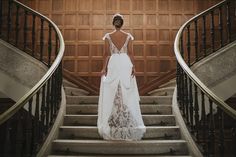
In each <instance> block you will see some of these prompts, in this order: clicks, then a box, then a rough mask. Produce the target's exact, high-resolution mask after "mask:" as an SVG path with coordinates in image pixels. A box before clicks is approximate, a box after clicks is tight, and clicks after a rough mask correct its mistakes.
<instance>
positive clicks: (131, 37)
mask: <svg viewBox="0 0 236 157" xmlns="http://www.w3.org/2000/svg"><path fill="white" fill-rule="evenodd" d="M122 32H123V33H125V34H127V36H128V37H129V38H130V39H131V40H134V37H133V36H132V35H131V33H128V32H125V31H122Z"/></svg>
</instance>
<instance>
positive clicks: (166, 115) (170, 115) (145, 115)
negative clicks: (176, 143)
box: [65, 114, 174, 117]
mask: <svg viewBox="0 0 236 157" xmlns="http://www.w3.org/2000/svg"><path fill="white" fill-rule="evenodd" d="M65 116H68V117H69V116H77V117H79V116H82V117H85V116H87V117H97V116H98V115H97V114H96V115H95V114H93V115H91V114H66V115H65ZM142 116H143V117H148V116H150V117H174V115H173V114H163V115H152V114H151V115H149V114H142Z"/></svg>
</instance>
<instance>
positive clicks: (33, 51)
mask: <svg viewBox="0 0 236 157" xmlns="http://www.w3.org/2000/svg"><path fill="white" fill-rule="evenodd" d="M35 18H36V15H34V14H33V25H32V56H33V57H34V56H35Z"/></svg>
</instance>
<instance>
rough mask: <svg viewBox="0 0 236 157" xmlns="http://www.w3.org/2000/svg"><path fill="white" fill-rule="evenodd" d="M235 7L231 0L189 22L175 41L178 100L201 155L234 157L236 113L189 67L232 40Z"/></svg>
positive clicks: (235, 25) (181, 29)
mask: <svg viewBox="0 0 236 157" xmlns="http://www.w3.org/2000/svg"><path fill="white" fill-rule="evenodd" d="M235 8H236V2H235V1H234V0H224V1H222V2H220V3H218V4H217V5H215V6H213V7H211V8H209V9H207V10H206V11H204V12H202V13H200V14H198V15H196V16H194V17H193V18H191V19H190V20H188V21H187V22H186V23H185V24H184V25H183V26H182V27H181V28H180V29H179V31H178V33H177V35H176V38H175V43H174V51H175V55H176V59H177V74H176V75H177V77H176V82H177V100H178V104H179V108H180V110H181V112H182V113H181V114H182V115H183V117H184V119H185V122H186V125H187V126H188V128H189V130H190V132H191V133H192V135H193V137H194V139H195V141H196V142H197V143H198V145H199V148H200V150H201V151H202V153H203V155H204V156H229V155H235V154H236V152H235V150H236V111H235V110H234V109H233V108H232V107H230V106H229V105H228V104H226V103H225V102H224V101H223V100H221V99H220V98H219V97H218V96H216V95H215V94H214V93H213V92H212V91H211V90H210V89H209V88H208V87H207V86H206V85H204V84H203V83H202V82H201V81H200V80H199V78H198V77H197V76H196V75H195V74H194V73H193V72H192V71H191V69H190V67H191V66H192V65H194V64H195V63H197V62H198V61H200V60H201V59H202V58H205V57H206V56H208V55H209V54H212V53H214V52H216V51H217V50H219V49H220V48H222V47H223V46H225V45H227V44H229V43H230V42H232V41H233V40H235V34H236V10H235ZM215 106H216V110H217V111H216V113H215V112H214V111H213V109H214V107H215ZM206 108H208V109H209V112H207V110H206ZM200 109H201V110H200ZM226 120H227V121H230V122H231V126H230V129H229V128H227V127H229V126H226V125H225V124H224V123H225V121H226ZM226 131H230V132H229V133H228V134H227V135H228V136H229V137H225V132H226ZM229 141H230V142H229ZM227 142H229V144H228V145H227V147H226V145H225V144H226V143H227Z"/></svg>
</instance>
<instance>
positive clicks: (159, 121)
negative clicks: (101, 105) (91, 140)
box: [64, 115, 176, 126]
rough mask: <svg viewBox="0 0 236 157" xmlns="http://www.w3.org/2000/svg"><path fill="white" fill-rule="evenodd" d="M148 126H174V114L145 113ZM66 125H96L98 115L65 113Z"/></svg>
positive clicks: (144, 119) (144, 118)
mask: <svg viewBox="0 0 236 157" xmlns="http://www.w3.org/2000/svg"><path fill="white" fill-rule="evenodd" d="M142 117H143V121H144V124H145V125H146V126H174V125H176V124H175V117H174V115H143V116H142ZM64 125H66V126H71V125H72V126H96V125H97V115H65V116H64Z"/></svg>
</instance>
